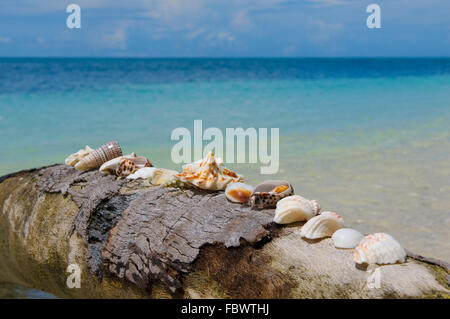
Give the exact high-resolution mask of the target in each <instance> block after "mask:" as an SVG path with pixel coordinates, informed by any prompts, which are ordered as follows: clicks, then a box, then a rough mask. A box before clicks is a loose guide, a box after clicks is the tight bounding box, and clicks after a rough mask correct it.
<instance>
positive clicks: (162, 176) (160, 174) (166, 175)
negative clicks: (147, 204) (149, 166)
mask: <svg viewBox="0 0 450 319" xmlns="http://www.w3.org/2000/svg"><path fill="white" fill-rule="evenodd" d="M177 174H178V172H177V171H174V170H171V169H165V168H157V169H155V170H154V171H153V176H152V180H151V182H152V184H153V185H156V186H163V184H164V183H167V182H168V181H172V180H173V177H174V176H177Z"/></svg>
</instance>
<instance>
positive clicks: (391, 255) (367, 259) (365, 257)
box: [353, 233, 406, 264]
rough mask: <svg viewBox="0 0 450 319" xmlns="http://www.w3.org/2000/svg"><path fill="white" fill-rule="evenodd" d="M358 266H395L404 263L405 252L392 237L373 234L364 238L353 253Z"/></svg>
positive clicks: (383, 234)
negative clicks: (365, 264) (364, 264)
mask: <svg viewBox="0 0 450 319" xmlns="http://www.w3.org/2000/svg"><path fill="white" fill-rule="evenodd" d="M353 260H354V261H355V262H356V263H358V264H363V263H367V264H395V263H396V262H401V263H403V262H405V260H406V252H405V250H404V249H403V247H402V246H401V245H400V244H399V243H398V242H397V241H396V240H395V239H394V237H392V236H391V235H388V234H385V233H374V234H370V235H367V236H366V237H364V238H363V239H362V240H361V242H360V243H359V245H358V246H357V247H356V248H355V252H354V253H353Z"/></svg>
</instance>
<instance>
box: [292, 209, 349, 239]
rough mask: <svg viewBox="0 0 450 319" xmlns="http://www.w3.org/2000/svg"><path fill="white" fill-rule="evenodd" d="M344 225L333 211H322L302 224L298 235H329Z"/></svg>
mask: <svg viewBox="0 0 450 319" xmlns="http://www.w3.org/2000/svg"><path fill="white" fill-rule="evenodd" d="M343 227H344V220H343V219H342V217H341V216H339V215H338V214H336V213H334V212H323V213H322V214H320V215H318V216H315V217H313V218H311V219H310V220H308V222H307V223H306V224H305V225H303V227H302V230H301V231H300V235H301V236H302V237H304V238H308V239H319V238H323V237H330V236H332V235H333V233H334V232H335V231H336V230H338V229H340V228H343Z"/></svg>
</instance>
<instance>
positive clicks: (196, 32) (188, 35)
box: [185, 28, 206, 39]
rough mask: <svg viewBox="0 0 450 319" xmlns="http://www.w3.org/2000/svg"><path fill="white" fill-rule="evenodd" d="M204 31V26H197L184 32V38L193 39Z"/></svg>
mask: <svg viewBox="0 0 450 319" xmlns="http://www.w3.org/2000/svg"><path fill="white" fill-rule="evenodd" d="M205 32H206V29H205V28H199V29H196V30H193V31H190V32H188V33H186V35H185V38H186V39H195V38H197V37H199V36H200V35H202V34H204V33H205Z"/></svg>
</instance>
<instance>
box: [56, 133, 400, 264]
mask: <svg viewBox="0 0 450 319" xmlns="http://www.w3.org/2000/svg"><path fill="white" fill-rule="evenodd" d="M65 163H66V164H67V165H69V166H73V167H75V169H77V170H79V171H88V170H92V169H99V171H100V172H101V173H103V174H115V175H116V176H118V177H119V178H127V179H128V180H135V179H147V180H149V181H150V182H151V183H152V184H153V185H159V186H162V187H168V186H170V187H186V186H190V187H196V188H200V189H205V190H211V191H221V190H224V191H225V195H226V197H227V199H228V200H230V201H231V202H234V203H240V204H247V205H249V206H251V207H256V208H260V209H263V208H275V216H274V222H275V223H277V224H289V223H294V222H301V221H303V222H306V223H305V224H304V225H303V226H302V228H301V232H300V235H301V236H302V237H303V238H305V239H310V240H311V239H312V240H313V239H320V238H325V237H331V238H332V241H333V244H334V246H335V247H336V248H343V249H353V248H354V249H355V251H354V254H353V259H354V261H355V262H356V263H358V264H363V263H367V264H375V263H376V264H393V263H396V262H404V261H405V260H406V252H405V250H404V249H403V248H402V246H401V245H400V244H399V243H398V242H397V241H396V240H395V239H394V238H393V237H392V236H390V235H388V234H385V233H374V234H370V235H367V236H363V235H362V234H361V233H360V232H359V231H357V230H354V229H351V228H344V220H343V218H342V217H341V216H339V215H338V214H336V213H335V212H330V211H325V212H322V213H320V210H321V208H320V205H319V203H318V202H317V201H316V200H309V199H306V198H304V197H302V196H300V195H294V188H293V187H292V185H291V183H289V182H288V181H285V180H269V181H265V182H263V183H261V184H258V185H256V186H255V187H253V186H251V185H248V184H245V183H244V182H243V177H242V175H239V174H237V173H235V172H233V171H232V170H230V169H228V168H226V167H225V166H224V165H223V162H222V160H221V159H220V158H217V159H216V158H215V156H214V153H212V152H210V153H209V154H208V155H207V156H206V157H205V158H204V159H202V160H199V161H196V162H194V163H191V164H186V165H184V166H183V167H182V172H181V173H178V172H177V171H174V170H168V169H164V168H156V167H153V165H152V164H151V163H150V161H149V160H148V159H147V158H146V157H143V156H137V155H136V154H135V153H132V154H130V155H125V156H124V155H123V154H122V150H121V148H120V146H119V144H118V142H117V141H112V142H108V143H106V144H104V145H102V146H100V147H99V148H98V149H95V150H93V149H92V148H90V147H89V146H86V147H85V148H84V149H81V150H79V151H78V152H77V153H74V154H72V155H70V156H69V157H67V158H66V160H65Z"/></svg>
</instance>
